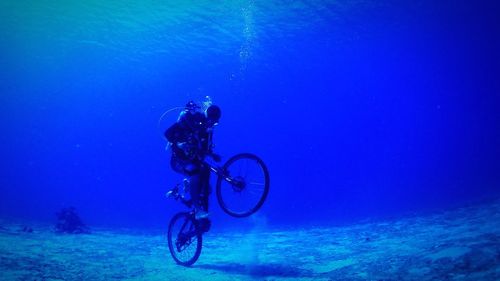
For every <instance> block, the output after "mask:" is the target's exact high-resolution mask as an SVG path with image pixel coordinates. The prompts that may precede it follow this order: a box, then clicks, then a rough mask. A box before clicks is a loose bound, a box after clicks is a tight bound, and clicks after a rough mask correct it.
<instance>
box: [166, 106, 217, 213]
mask: <svg viewBox="0 0 500 281" xmlns="http://www.w3.org/2000/svg"><path fill="white" fill-rule="evenodd" d="M206 124H207V122H206V117H205V115H204V114H202V113H200V112H194V113H192V112H189V111H183V112H182V113H181V116H180V117H179V120H178V121H177V122H176V123H175V124H173V125H172V126H171V127H170V128H168V129H167V130H166V131H165V137H166V138H167V140H168V141H169V142H170V143H171V144H172V158H171V161H170V165H171V166H172V169H173V170H174V171H176V172H178V173H181V174H183V175H186V176H188V177H189V182H190V195H191V199H192V200H193V205H194V207H195V208H200V207H201V208H202V209H203V210H204V211H207V212H208V195H209V192H210V190H209V180H210V169H209V168H208V167H207V166H206V165H204V164H203V158H204V157H205V156H206V155H207V154H209V153H211V138H212V132H211V130H209V129H208V128H207V125H206Z"/></svg>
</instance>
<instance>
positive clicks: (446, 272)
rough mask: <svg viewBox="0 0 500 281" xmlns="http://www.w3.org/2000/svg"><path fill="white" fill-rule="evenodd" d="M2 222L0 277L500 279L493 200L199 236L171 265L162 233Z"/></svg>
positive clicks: (498, 206)
mask: <svg viewBox="0 0 500 281" xmlns="http://www.w3.org/2000/svg"><path fill="white" fill-rule="evenodd" d="M23 227H24V225H22V224H16V223H12V222H10V223H8V222H5V221H3V223H2V226H1V227H0V280H183V281H184V280H500V201H496V202H493V203H488V204H482V205H474V206H469V207H464V208H459V209H454V210H451V211H447V212H442V213H438V214H433V215H425V216H418V217H417V216H414V217H408V218H404V219H399V220H392V221H383V222H372V223H363V224H356V225H351V226H342V227H317V228H301V229H289V230H280V231H264V230H262V229H261V230H254V231H249V232H245V233H241V232H240V233H236V232H233V233H216V232H215V231H213V232H212V231H211V232H208V233H206V235H204V237H203V239H204V241H203V250H202V253H201V257H200V259H199V260H198V261H197V262H196V263H195V264H194V265H193V266H192V267H182V266H179V265H176V264H175V262H174V261H173V260H172V258H171V257H170V254H169V251H168V247H167V241H166V237H165V235H151V234H130V233H127V232H126V231H123V230H121V231H120V230H99V229H97V230H93V232H92V234H80V235H68V234H56V233H54V232H53V230H52V228H51V227H50V226H41V225H37V226H33V229H34V231H33V232H31V233H28V232H23V231H22V228H23Z"/></svg>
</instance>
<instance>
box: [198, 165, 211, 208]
mask: <svg viewBox="0 0 500 281" xmlns="http://www.w3.org/2000/svg"><path fill="white" fill-rule="evenodd" d="M200 181H201V184H200V187H201V190H200V200H201V204H202V206H203V208H204V210H205V211H207V212H208V201H209V200H208V197H209V195H210V168H208V167H207V166H203V167H202V168H201V170H200Z"/></svg>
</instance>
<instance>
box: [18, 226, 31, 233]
mask: <svg viewBox="0 0 500 281" xmlns="http://www.w3.org/2000/svg"><path fill="white" fill-rule="evenodd" d="M20 231H22V232H27V233H33V228H31V227H29V226H26V225H25V226H23V227H22V228H21V230H20Z"/></svg>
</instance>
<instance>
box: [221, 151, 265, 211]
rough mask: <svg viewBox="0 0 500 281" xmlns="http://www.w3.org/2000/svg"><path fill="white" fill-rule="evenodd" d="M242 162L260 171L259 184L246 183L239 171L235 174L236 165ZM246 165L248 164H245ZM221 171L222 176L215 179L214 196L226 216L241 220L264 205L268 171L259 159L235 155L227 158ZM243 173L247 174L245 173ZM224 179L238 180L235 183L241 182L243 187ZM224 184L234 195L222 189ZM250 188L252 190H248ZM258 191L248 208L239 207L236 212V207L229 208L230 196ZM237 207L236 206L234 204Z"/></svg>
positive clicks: (252, 156) (243, 154) (251, 156)
mask: <svg viewBox="0 0 500 281" xmlns="http://www.w3.org/2000/svg"><path fill="white" fill-rule="evenodd" d="M243 161H250V163H252V165H254V168H255V167H256V168H257V169H258V170H260V173H261V174H260V175H259V176H261V177H262V179H259V182H251V181H248V180H247V179H244V178H245V177H244V176H243V174H242V173H241V171H239V172H238V173H237V174H238V175H235V173H236V171H235V170H236V169H237V168H236V166H237V165H236V163H238V164H239V163H241V162H243ZM246 165H248V162H247V164H246ZM222 170H223V172H224V174H223V175H219V177H218V178H217V186H216V194H217V201H218V202H219V205H220V206H221V208H222V210H223V211H224V212H226V213H227V214H229V215H231V216H233V217H237V218H243V217H248V216H250V215H252V214H254V213H255V212H257V211H258V210H259V209H260V208H261V207H262V205H263V204H264V201H265V200H266V198H267V195H268V193H269V183H270V179H269V171H268V169H267V166H266V164H265V163H264V161H262V160H261V159H260V158H259V157H257V156H256V155H254V154H251V153H240V154H236V155H234V156H233V157H231V158H229V160H227V161H226V163H225V164H224V165H223V166H222ZM245 173H248V171H246V172H245ZM245 176H246V175H245ZM226 177H228V178H230V179H231V180H235V179H238V181H237V182H243V185H244V187H238V188H237V187H236V184H233V183H231V182H230V181H227V180H226ZM224 183H228V184H229V187H231V189H232V191H233V193H234V194H231V189H229V188H226V187H223V186H222V185H223V184H224ZM257 185H258V186H262V187H261V188H256V187H255V186H257ZM250 187H252V189H250ZM259 189H260V194H258V198H257V200H255V202H251V203H250V204H249V205H250V206H249V207H241V208H242V210H238V207H237V206H231V204H230V203H231V202H230V199H229V196H230V195H235V194H240V197H241V194H243V193H242V192H243V191H244V190H245V191H249V192H246V194H249V193H250V191H252V190H257V192H258V191H259ZM249 196H250V195H246V197H249ZM234 205H238V204H234Z"/></svg>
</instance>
